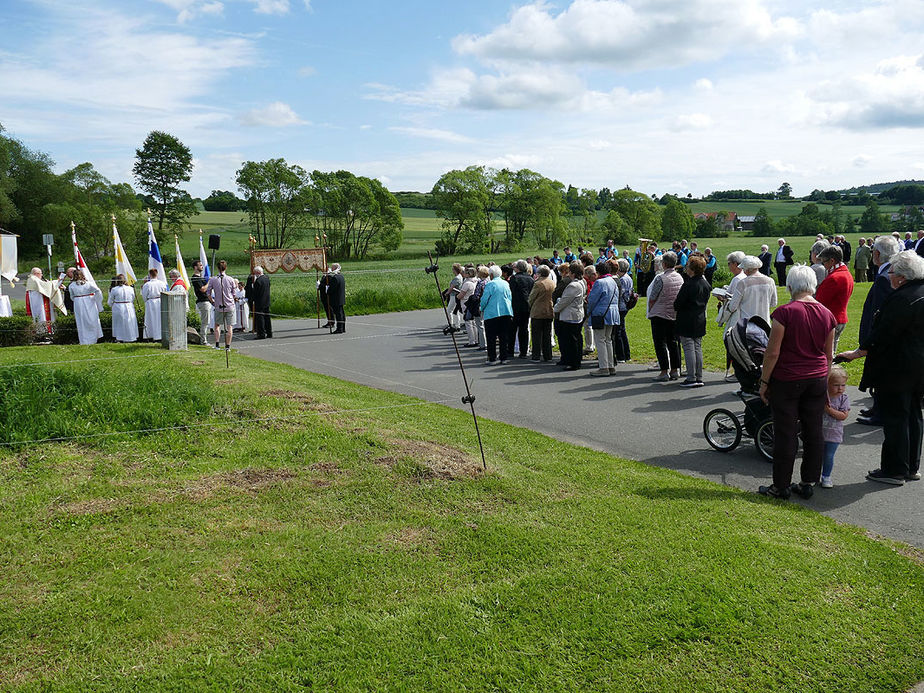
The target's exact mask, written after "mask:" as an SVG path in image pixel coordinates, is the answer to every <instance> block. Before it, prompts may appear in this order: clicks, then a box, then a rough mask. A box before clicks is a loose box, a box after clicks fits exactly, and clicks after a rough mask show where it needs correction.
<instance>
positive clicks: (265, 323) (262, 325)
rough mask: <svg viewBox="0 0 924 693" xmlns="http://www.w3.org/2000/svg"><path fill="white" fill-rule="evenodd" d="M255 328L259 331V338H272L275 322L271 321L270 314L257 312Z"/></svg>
mask: <svg viewBox="0 0 924 693" xmlns="http://www.w3.org/2000/svg"><path fill="white" fill-rule="evenodd" d="M253 328H254V329H255V330H256V331H257V336H258V337H272V336H273V322H272V320H270V316H269V313H264V312H262V311H255V312H254V314H253Z"/></svg>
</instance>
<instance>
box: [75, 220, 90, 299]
mask: <svg viewBox="0 0 924 693" xmlns="http://www.w3.org/2000/svg"><path fill="white" fill-rule="evenodd" d="M71 240H72V241H73V242H74V264H75V265H77V269H79V270H80V271H81V272H83V278H84V279H86V280H87V283H88V284H92V285H93V286H96V280H95V279H94V278H93V275H92V274H90V268H89V267H87V263H86V262H84V259H83V255H82V254H81V253H80V248H78V247H77V229H76V227H75V226H74V222H73V221H72V222H71Z"/></svg>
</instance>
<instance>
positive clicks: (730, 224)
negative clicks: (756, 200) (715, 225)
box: [693, 212, 754, 231]
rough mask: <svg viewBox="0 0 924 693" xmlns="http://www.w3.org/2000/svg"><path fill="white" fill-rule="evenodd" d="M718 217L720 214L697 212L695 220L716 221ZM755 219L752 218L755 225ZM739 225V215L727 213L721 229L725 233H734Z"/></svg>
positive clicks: (694, 216)
mask: <svg viewBox="0 0 924 693" xmlns="http://www.w3.org/2000/svg"><path fill="white" fill-rule="evenodd" d="M717 216H718V212H697V213H696V214H694V215H693V218H694V219H715V218H716V217H717ZM753 221H754V217H751V222H752V224H753ZM737 225H738V215H737V214H736V213H735V212H725V221H724V222H722V223H720V225H719V226H720V228H721V229H722V230H723V231H734V230H735V228H736V227H737Z"/></svg>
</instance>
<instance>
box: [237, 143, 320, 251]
mask: <svg viewBox="0 0 924 693" xmlns="http://www.w3.org/2000/svg"><path fill="white" fill-rule="evenodd" d="M235 182H236V183H237V186H238V189H239V190H240V192H241V195H243V197H244V199H245V200H246V201H247V214H248V217H249V219H250V228H251V232H252V233H253V235H254V237H255V238H256V239H257V245H258V246H259V247H261V248H290V247H292V246H293V245H295V243H296V242H297V241H298V240H300V239H301V238H302V237H303V235H304V233H305V230H306V229H307V228H308V225H309V219H310V213H309V209H310V208H311V204H310V202H311V200H310V197H311V190H310V189H309V186H308V174H307V173H306V172H305V170H304V169H303V168H302V167H301V166H296V165H291V166H290V165H289V164H287V163H286V161H285V159H268V160H267V161H245V162H244V164H243V165H242V166H241V168H240V169H238V171H237V174H236V177H235Z"/></svg>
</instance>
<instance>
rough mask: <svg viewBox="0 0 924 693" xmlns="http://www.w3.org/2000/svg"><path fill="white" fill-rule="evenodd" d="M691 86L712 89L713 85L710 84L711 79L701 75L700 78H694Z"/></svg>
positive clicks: (703, 89)
mask: <svg viewBox="0 0 924 693" xmlns="http://www.w3.org/2000/svg"><path fill="white" fill-rule="evenodd" d="M693 86H694V88H696V89H700V90H702V91H712V89H713V86H714V85H713V84H712V80H710V79H706V78H705V77H703V78H702V79H698V80H696V82H695V83H694V84H693Z"/></svg>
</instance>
